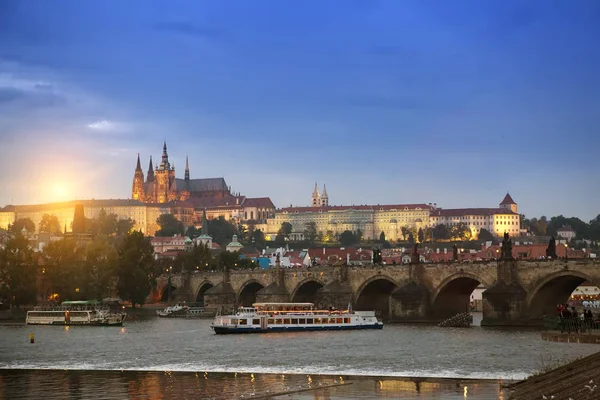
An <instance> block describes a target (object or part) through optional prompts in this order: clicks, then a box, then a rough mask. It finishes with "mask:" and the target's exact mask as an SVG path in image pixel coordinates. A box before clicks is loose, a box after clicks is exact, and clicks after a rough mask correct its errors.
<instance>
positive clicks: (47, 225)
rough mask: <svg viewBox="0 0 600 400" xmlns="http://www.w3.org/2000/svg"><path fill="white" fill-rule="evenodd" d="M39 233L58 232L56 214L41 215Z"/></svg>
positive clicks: (58, 223) (58, 226)
mask: <svg viewBox="0 0 600 400" xmlns="http://www.w3.org/2000/svg"><path fill="white" fill-rule="evenodd" d="M40 233H60V222H58V218H57V217H56V215H51V214H44V215H43V216H42V220H41V221H40Z"/></svg>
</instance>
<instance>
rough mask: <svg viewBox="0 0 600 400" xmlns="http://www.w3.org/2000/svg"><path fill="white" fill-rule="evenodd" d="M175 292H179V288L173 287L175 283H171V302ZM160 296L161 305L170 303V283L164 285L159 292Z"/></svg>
mask: <svg viewBox="0 0 600 400" xmlns="http://www.w3.org/2000/svg"><path fill="white" fill-rule="evenodd" d="M175 290H177V286H175V285H173V282H171V300H173V296H174V294H175ZM159 294H160V302H161V303H168V302H169V283H168V282H165V283H164V285H162V288H161V290H160V291H159Z"/></svg>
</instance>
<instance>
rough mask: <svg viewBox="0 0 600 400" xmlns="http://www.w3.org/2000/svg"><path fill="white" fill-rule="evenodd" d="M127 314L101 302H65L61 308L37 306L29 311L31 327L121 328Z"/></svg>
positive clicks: (27, 320) (28, 318) (28, 317)
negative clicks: (80, 326) (83, 326)
mask: <svg viewBox="0 0 600 400" xmlns="http://www.w3.org/2000/svg"><path fill="white" fill-rule="evenodd" d="M126 316H127V314H126V313H125V312H124V311H123V310H122V308H120V309H118V308H115V309H113V308H111V307H110V306H109V305H108V304H105V303H102V302H100V301H95V300H92V301H63V302H62V303H61V304H60V305H59V306H36V307H34V309H33V310H32V311H27V318H26V320H25V322H26V323H27V324H29V325H88V326H121V325H123V321H125V317H126Z"/></svg>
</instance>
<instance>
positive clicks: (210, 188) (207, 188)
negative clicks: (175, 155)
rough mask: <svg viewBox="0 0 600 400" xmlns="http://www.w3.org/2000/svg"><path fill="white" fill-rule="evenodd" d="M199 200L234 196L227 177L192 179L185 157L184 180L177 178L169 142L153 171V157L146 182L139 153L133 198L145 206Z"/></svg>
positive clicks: (134, 176)
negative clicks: (171, 161)
mask: <svg viewBox="0 0 600 400" xmlns="http://www.w3.org/2000/svg"><path fill="white" fill-rule="evenodd" d="M199 197H204V198H206V197H209V198H227V197H231V198H234V196H233V195H232V194H231V190H230V188H228V187H227V184H226V183H225V179H223V178H208V179H190V168H189V164H188V159H187V156H186V158H185V175H184V178H183V179H181V178H176V177H175V165H171V163H170V162H169V156H168V154H167V142H166V141H165V143H164V145H163V153H162V160H161V162H160V165H157V166H155V167H154V168H153V165H152V156H150V165H149V167H148V173H147V175H146V180H144V172H143V171H142V166H141V164H140V155H139V154H138V158H137V166H136V168H135V173H134V175H133V187H132V190H131V198H132V199H134V200H139V201H141V202H144V203H168V202H171V201H175V200H179V201H185V200H188V199H194V198H199Z"/></svg>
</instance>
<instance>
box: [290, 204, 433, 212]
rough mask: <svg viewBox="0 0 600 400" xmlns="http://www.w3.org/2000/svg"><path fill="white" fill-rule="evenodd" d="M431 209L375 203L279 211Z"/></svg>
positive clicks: (429, 207) (419, 206)
mask: <svg viewBox="0 0 600 400" xmlns="http://www.w3.org/2000/svg"><path fill="white" fill-rule="evenodd" d="M405 209H407V210H418V209H421V210H431V206H430V205H427V204H377V205H360V206H323V207H318V206H317V207H286V208H281V209H279V211H283V212H289V213H292V212H327V211H344V210H365V211H378V210H381V211H390V210H405Z"/></svg>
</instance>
